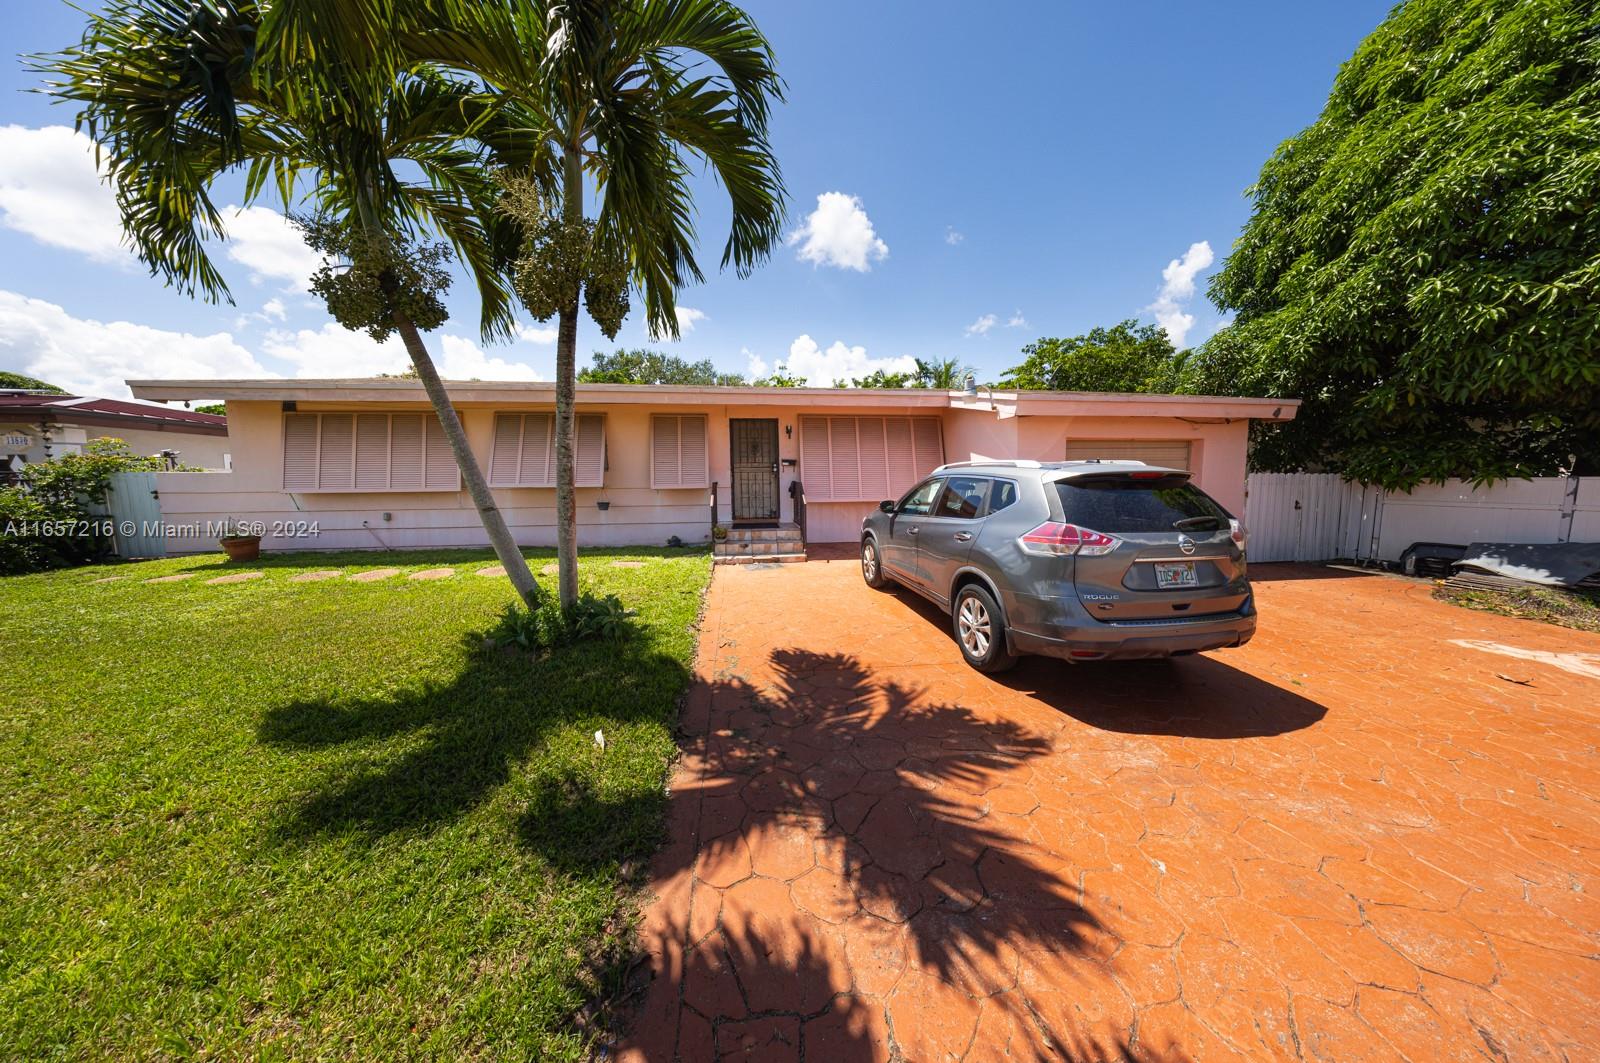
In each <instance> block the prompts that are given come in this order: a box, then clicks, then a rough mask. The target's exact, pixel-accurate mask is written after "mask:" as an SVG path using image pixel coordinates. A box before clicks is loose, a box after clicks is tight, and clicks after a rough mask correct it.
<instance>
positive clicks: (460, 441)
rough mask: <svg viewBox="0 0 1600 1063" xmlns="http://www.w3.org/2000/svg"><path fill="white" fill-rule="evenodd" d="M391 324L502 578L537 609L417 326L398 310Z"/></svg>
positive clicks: (528, 578)
mask: <svg viewBox="0 0 1600 1063" xmlns="http://www.w3.org/2000/svg"><path fill="white" fill-rule="evenodd" d="M394 324H395V328H396V329H397V330H398V331H399V333H400V338H401V339H402V340H403V341H404V342H405V345H406V353H407V354H409V355H411V364H412V365H413V366H415V367H416V370H417V379H419V380H421V381H422V388H423V390H424V391H426V392H427V393H428V399H429V401H430V402H432V403H433V412H434V413H436V414H437V415H438V417H439V423H440V424H441V425H442V426H444V437H445V438H446V439H448V440H449V441H450V450H451V451H452V452H453V453H454V454H455V457H456V465H457V466H458V467H459V468H460V469H461V481H462V482H463V483H465V484H466V485H467V494H469V495H471V496H472V504H473V505H474V506H477V507H478V519H479V520H481V521H482V522H483V530H484V531H486V532H488V533H489V543H490V545H492V546H493V547H494V553H495V556H496V557H498V558H499V559H500V564H501V566H502V567H503V568H504V569H505V570H506V575H507V576H509V577H510V578H511V586H512V587H514V588H516V591H517V594H519V595H520V596H521V597H522V601H523V604H525V605H526V606H527V607H528V608H529V609H534V608H537V607H538V605H539V603H540V599H541V598H542V597H543V596H544V595H543V592H542V591H540V590H539V584H538V583H536V582H535V581H534V578H533V573H532V572H531V571H529V570H528V562H527V560H526V559H525V558H523V556H522V551H521V550H519V549H518V548H517V541H516V540H515V539H513V538H512V537H511V529H510V528H508V527H506V521H505V518H504V517H502V516H501V515H500V507H498V506H496V505H495V502H494V495H492V494H490V493H489V481H488V480H486V479H484V476H483V470H482V469H480V468H479V467H478V459H477V458H476V457H474V456H473V453H472V448H471V447H470V446H469V445H468V444H467V433H466V431H465V430H463V429H462V427H461V418H460V417H458V416H456V408H455V407H454V406H452V405H451V404H450V396H449V395H448V394H447V393H446V392H445V390H444V381H442V380H440V379H439V371H438V370H437V369H435V368H434V366H433V359H432V358H430V357H429V356H428V348H427V347H426V346H425V345H424V344H423V342H422V334H421V333H420V332H418V331H417V326H416V325H415V324H414V323H413V322H412V321H411V319H410V318H408V317H406V316H405V315H404V314H402V313H400V312H399V311H398V310H397V311H395V313H394Z"/></svg>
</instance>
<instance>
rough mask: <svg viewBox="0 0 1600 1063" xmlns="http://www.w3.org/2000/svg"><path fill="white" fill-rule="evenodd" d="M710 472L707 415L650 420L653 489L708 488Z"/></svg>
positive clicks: (669, 415) (670, 415)
mask: <svg viewBox="0 0 1600 1063" xmlns="http://www.w3.org/2000/svg"><path fill="white" fill-rule="evenodd" d="M710 482H711V473H710V470H709V469H708V468H707V454H706V415H705V414H703V413H683V414H678V413H658V414H656V415H655V416H653V417H651V418H650V486H651V487H656V488H666V487H704V486H706V485H707V484H708V483H710Z"/></svg>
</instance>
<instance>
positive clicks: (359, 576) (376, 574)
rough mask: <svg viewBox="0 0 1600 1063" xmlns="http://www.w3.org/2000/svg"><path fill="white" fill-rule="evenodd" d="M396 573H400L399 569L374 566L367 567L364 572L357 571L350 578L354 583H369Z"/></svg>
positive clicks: (396, 574)
mask: <svg viewBox="0 0 1600 1063" xmlns="http://www.w3.org/2000/svg"><path fill="white" fill-rule="evenodd" d="M398 575H400V570H399V569H397V568H374V569H368V570H367V571H366V572H357V573H356V574H355V575H354V576H351V577H350V578H351V579H352V580H353V581H355V582H356V583H371V582H373V581H374V580H380V579H388V578H389V577H390V576H398Z"/></svg>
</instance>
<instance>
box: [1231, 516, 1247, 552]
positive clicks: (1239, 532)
mask: <svg viewBox="0 0 1600 1063" xmlns="http://www.w3.org/2000/svg"><path fill="white" fill-rule="evenodd" d="M1228 534H1229V536H1230V537H1231V538H1232V539H1233V541H1234V543H1235V544H1236V545H1237V546H1238V547H1239V552H1240V553H1244V547H1245V543H1246V542H1248V541H1249V539H1250V533H1249V532H1247V531H1245V528H1244V525H1243V524H1242V523H1240V522H1239V519H1238V518H1237V517H1229V518H1228Z"/></svg>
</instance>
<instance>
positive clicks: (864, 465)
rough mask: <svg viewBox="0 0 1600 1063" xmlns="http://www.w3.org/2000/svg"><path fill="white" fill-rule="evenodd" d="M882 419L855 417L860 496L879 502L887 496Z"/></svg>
mask: <svg viewBox="0 0 1600 1063" xmlns="http://www.w3.org/2000/svg"><path fill="white" fill-rule="evenodd" d="M883 421H884V419H883V418H882V417H858V418H856V435H857V439H858V442H859V444H860V449H861V497H862V498H866V499H877V500H878V501H880V502H881V501H882V500H883V499H885V498H888V497H889V472H888V467H887V465H886V464H885V461H884V453H885V447H884V435H883Z"/></svg>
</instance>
